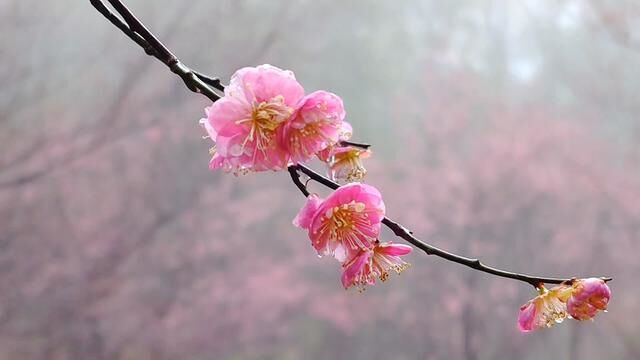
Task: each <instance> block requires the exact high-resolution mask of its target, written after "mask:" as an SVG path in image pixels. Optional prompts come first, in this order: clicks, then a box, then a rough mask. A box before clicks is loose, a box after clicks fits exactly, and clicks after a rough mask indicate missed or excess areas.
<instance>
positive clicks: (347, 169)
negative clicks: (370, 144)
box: [318, 146, 371, 182]
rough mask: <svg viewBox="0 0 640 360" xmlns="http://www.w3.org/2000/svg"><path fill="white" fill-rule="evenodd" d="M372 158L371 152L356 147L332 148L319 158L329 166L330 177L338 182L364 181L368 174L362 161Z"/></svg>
mask: <svg viewBox="0 0 640 360" xmlns="http://www.w3.org/2000/svg"><path fill="white" fill-rule="evenodd" d="M370 156H371V150H369V149H363V148H359V147H355V146H337V147H330V148H328V149H327V150H325V151H324V152H322V153H321V154H320V155H319V156H318V158H319V159H320V160H322V161H324V162H326V163H327V165H328V166H329V177H331V179H333V180H336V181H347V182H352V181H362V180H363V179H364V176H365V175H366V174H367V169H365V167H364V165H363V164H362V159H366V158H368V157H370Z"/></svg>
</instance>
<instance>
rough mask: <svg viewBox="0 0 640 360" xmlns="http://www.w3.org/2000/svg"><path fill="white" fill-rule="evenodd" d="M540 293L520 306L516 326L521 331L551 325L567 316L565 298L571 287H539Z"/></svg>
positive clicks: (567, 296) (568, 294) (569, 293)
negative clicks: (548, 288)
mask: <svg viewBox="0 0 640 360" xmlns="http://www.w3.org/2000/svg"><path fill="white" fill-rule="evenodd" d="M540 292H541V294H540V295H538V296H536V297H535V298H534V299H532V300H529V302H527V303H526V304H524V305H522V306H521V307H520V315H519V316H518V328H519V329H520V331H522V332H529V331H533V330H537V329H542V328H546V327H551V326H553V325H555V324H559V323H561V322H562V321H564V319H566V318H567V317H568V314H567V304H566V302H567V300H568V298H569V296H570V295H571V287H570V286H567V285H559V286H556V287H554V288H552V289H551V290H547V289H545V288H544V287H541V288H540Z"/></svg>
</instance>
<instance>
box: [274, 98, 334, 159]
mask: <svg viewBox="0 0 640 360" xmlns="http://www.w3.org/2000/svg"><path fill="white" fill-rule="evenodd" d="M344 117H345V112H344V105H343V104H342V99H340V98H339V97H338V96H336V95H334V94H332V93H329V92H326V91H316V92H314V93H311V94H309V95H307V96H305V97H304V98H303V99H302V100H301V101H300V104H298V107H297V109H296V112H295V113H294V114H293V116H292V118H291V120H290V121H289V122H287V123H286V125H285V126H284V127H283V128H282V131H281V132H280V134H281V136H280V138H281V143H282V146H283V147H284V148H285V149H287V151H288V153H289V155H290V156H291V160H292V161H294V162H304V161H307V160H309V159H311V157H313V155H315V154H316V153H318V152H320V151H322V150H325V149H326V148H328V147H329V146H333V145H334V144H336V143H337V142H338V141H339V140H340V138H341V137H343V136H344V135H343V132H344V130H343V120H344Z"/></svg>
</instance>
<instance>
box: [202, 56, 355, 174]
mask: <svg viewBox="0 0 640 360" xmlns="http://www.w3.org/2000/svg"><path fill="white" fill-rule="evenodd" d="M205 113H206V116H207V117H206V119H202V120H201V121H200V122H201V124H202V125H203V126H204V127H205V130H206V131H207V134H208V137H210V138H211V139H212V140H213V141H214V142H215V146H214V147H213V148H212V149H211V150H210V153H211V154H212V159H211V162H210V164H209V167H210V168H211V169H218V168H222V169H224V170H226V171H233V172H235V173H236V174H237V173H245V172H248V171H265V170H283V169H284V168H286V166H287V165H288V164H289V162H290V161H294V162H303V161H307V160H309V159H311V158H312V157H313V156H314V155H315V154H316V153H318V152H320V151H323V150H325V149H326V148H328V147H330V146H334V145H335V144H336V143H337V142H338V141H339V140H340V139H341V138H342V137H343V136H344V133H345V131H344V129H346V128H348V129H349V133H350V128H351V127H350V126H345V125H344V117H345V111H344V105H343V103H342V99H340V97H338V96H337V95H335V94H332V93H329V92H326V91H316V92H314V93H311V94H309V95H307V96H304V89H303V88H302V86H301V85H300V84H299V83H298V82H297V81H296V79H295V76H294V74H293V73H292V72H291V71H285V70H281V69H279V68H277V67H274V66H271V65H261V66H258V67H247V68H243V69H240V70H238V71H237V72H236V73H235V74H234V75H233V76H232V77H231V82H230V84H229V86H228V87H226V88H225V94H224V97H222V98H221V99H220V100H218V101H216V102H215V103H213V105H211V106H210V107H208V108H206V109H205Z"/></svg>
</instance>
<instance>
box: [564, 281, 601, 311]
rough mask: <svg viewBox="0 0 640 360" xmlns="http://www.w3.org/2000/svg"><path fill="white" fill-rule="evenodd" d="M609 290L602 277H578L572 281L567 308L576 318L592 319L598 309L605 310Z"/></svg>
mask: <svg viewBox="0 0 640 360" xmlns="http://www.w3.org/2000/svg"><path fill="white" fill-rule="evenodd" d="M610 298H611V290H610V289H609V286H607V283H605V282H604V280H602V279H598V278H589V279H580V280H577V281H575V282H574V283H573V286H572V292H571V297H570V298H569V301H568V302H567V310H568V312H569V314H570V315H571V317H572V318H574V319H576V320H589V319H593V317H594V316H596V314H597V313H598V311H606V310H607V305H608V304H609V299H610Z"/></svg>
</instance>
